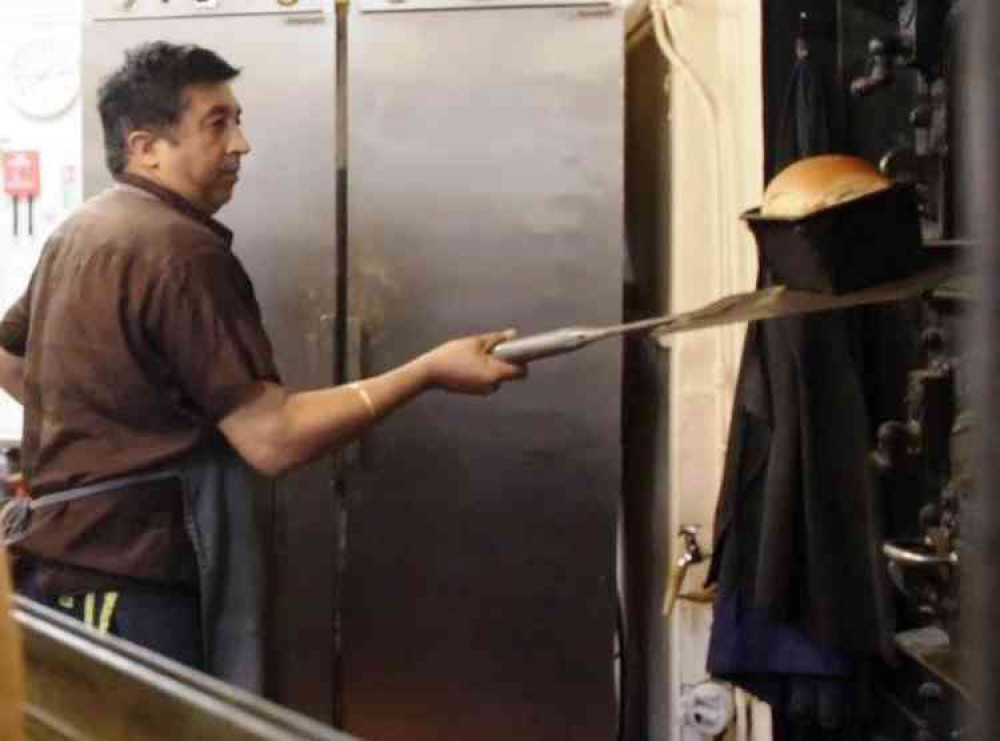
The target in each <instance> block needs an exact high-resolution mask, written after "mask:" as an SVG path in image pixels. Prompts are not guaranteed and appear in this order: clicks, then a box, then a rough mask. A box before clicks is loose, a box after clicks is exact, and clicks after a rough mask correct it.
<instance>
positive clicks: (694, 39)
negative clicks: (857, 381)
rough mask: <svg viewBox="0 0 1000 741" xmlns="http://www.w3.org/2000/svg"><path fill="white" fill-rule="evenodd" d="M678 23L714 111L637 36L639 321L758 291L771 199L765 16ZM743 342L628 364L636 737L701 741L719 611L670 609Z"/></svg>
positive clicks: (701, 518)
mask: <svg viewBox="0 0 1000 741" xmlns="http://www.w3.org/2000/svg"><path fill="white" fill-rule="evenodd" d="M669 18H670V21H671V27H672V30H673V43H674V45H675V47H676V49H677V51H678V53H679V55H680V57H681V58H682V59H683V60H686V61H687V63H688V66H689V68H690V70H691V71H692V72H693V74H694V76H695V77H696V78H697V79H698V80H699V81H700V84H702V85H703V86H704V90H706V91H707V98H708V100H707V105H706V101H705V99H703V98H699V95H698V92H697V87H696V85H695V84H694V83H693V82H692V81H691V80H690V79H689V78H688V76H687V75H686V74H685V73H684V72H683V71H682V70H681V69H680V68H678V67H677V66H675V65H670V66H669V79H668V80H666V82H667V83H668V84H667V85H666V92H664V84H663V83H664V80H663V77H664V75H665V66H664V64H663V62H662V61H657V60H656V59H655V57H653V56H651V55H654V54H655V53H656V45H655V42H654V41H653V38H652V36H651V35H650V34H649V31H648V30H646V31H645V32H643V31H641V29H640V30H639V31H638V33H633V37H634V40H633V43H632V44H631V45H630V61H629V79H628V90H629V96H630V98H629V99H630V105H629V110H630V126H629V131H630V133H631V136H630V144H629V148H628V149H627V153H626V162H627V163H629V167H628V170H629V181H630V185H629V190H628V193H629V199H630V200H629V204H628V206H629V245H630V251H631V252H632V255H631V258H632V259H631V264H632V268H633V270H634V271H636V273H635V278H634V281H633V290H632V294H631V295H632V296H633V298H634V299H635V303H634V306H633V307H632V308H633V311H634V313H635V315H636V316H638V315H642V314H644V315H652V314H656V313H664V312H679V311H685V310H688V309H692V308H695V307H698V306H701V305H703V304H706V303H709V302H711V301H713V300H715V299H717V298H719V297H720V296H723V295H726V294H730V293H735V292H739V291H745V290H750V289H752V288H753V285H754V282H755V279H756V252H755V246H754V243H753V240H752V238H751V237H750V235H749V233H748V232H747V231H746V230H745V228H744V227H743V225H742V223H741V222H740V221H739V214H740V213H742V212H743V211H744V210H746V209H748V208H750V207H752V206H755V205H757V204H759V202H760V198H761V194H762V191H763V181H764V149H763V143H764V134H763V121H764V111H763V98H762V61H761V34H762V21H761V7H760V4H759V3H753V2H747V1H746V0H683V2H681V3H679V4H676V5H674V6H673V7H672V8H671V9H670V10H669ZM643 33H644V35H643V36H642V37H641V38H640V35H641V34H643ZM649 96H659V98H660V102H659V103H658V104H657V103H653V102H651V101H649V100H648V97H649ZM643 98H647V100H643ZM709 109H711V114H710V113H709ZM657 117H658V118H659V122H658V123H657ZM720 186H721V187H720ZM657 201H658V205H657ZM743 332H744V327H742V326H736V327H730V328H723V329H716V330H706V331H701V332H696V333H691V334H685V335H676V336H674V337H673V338H672V339H671V340H670V341H669V343H663V345H662V347H659V348H658V349H656V350H654V351H651V350H650V349H649V348H650V344H651V343H646V345H645V349H639V348H638V347H637V346H632V347H631V348H630V349H629V351H628V353H629V354H628V357H629V361H630V366H629V368H630V371H631V373H632V375H629V374H627V375H626V379H627V383H628V384H631V386H632V388H631V391H630V393H629V394H628V395H627V398H628V399H630V401H629V402H627V407H626V409H627V410H628V409H632V410H633V413H632V415H631V416H629V415H626V422H627V423H628V422H630V421H631V426H630V427H628V428H627V435H626V440H627V447H626V455H627V456H629V457H628V458H627V461H628V465H627V471H628V473H627V475H626V486H625V506H624V518H623V519H624V523H625V527H624V529H625V533H626V538H625V540H626V545H625V550H626V553H627V561H628V566H629V568H628V569H627V576H626V582H627V586H628V592H629V600H628V603H627V604H628V605H629V608H630V616H629V618H630V629H631V637H632V643H633V644H634V645H632V646H631V648H632V649H633V654H632V662H631V665H630V668H631V669H632V673H631V675H630V676H629V684H630V686H631V692H630V699H631V700H632V702H633V712H632V713H630V715H629V720H630V723H631V728H630V732H629V734H628V738H649V739H664V740H666V739H670V740H674V739H684V741H687V740H688V739H691V740H692V741H693V740H694V739H700V736H699V735H698V734H696V733H694V732H693V731H690V730H688V729H683V728H681V724H680V710H679V707H678V701H679V698H680V695H681V692H682V691H683V690H684V689H686V688H687V687H689V686H690V685H693V684H695V683H697V682H699V681H701V680H703V679H705V678H706V674H705V657H706V651H707V640H708V634H709V630H710V627H711V613H710V610H709V608H707V607H705V606H703V605H697V604H694V603H686V602H680V603H678V606H677V608H676V610H675V612H674V614H673V617H672V618H671V620H670V621H669V622H668V621H666V620H664V619H663V618H662V616H661V615H660V605H661V604H662V600H663V596H664V592H665V582H666V578H667V573H668V571H669V565H670V564H672V563H674V562H675V561H676V560H677V558H678V557H679V556H680V554H681V552H682V551H681V547H680V546H681V541H680V540H679V539H678V538H676V537H675V536H676V533H677V531H678V529H679V528H680V526H682V525H697V526H700V527H701V528H702V531H701V535H700V542H701V545H702V547H703V549H704V550H705V551H706V552H708V551H709V550H710V547H711V532H712V518H713V514H714V508H715V503H716V500H717V497H718V490H719V485H720V482H721V473H722V464H723V458H724V454H725V448H726V443H727V439H728V429H729V416H730V409H731V405H732V397H733V393H734V390H735V384H736V377H737V374H738V371H739V359H740V349H741V346H742V340H743ZM652 347H654V348H655V347H656V346H655V345H653V346H652ZM704 575H705V568H704V566H698V567H694V568H693V569H692V571H691V572H690V573H689V574H688V577H687V580H686V582H685V589H686V590H691V589H696V588H698V587H699V586H700V584H701V581H702V579H703V578H704ZM637 654H638V655H639V656H641V658H636V655H637ZM636 706H638V707H639V710H638V711H636V710H635V707H636Z"/></svg>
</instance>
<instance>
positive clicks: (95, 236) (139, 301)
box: [0, 42, 523, 689]
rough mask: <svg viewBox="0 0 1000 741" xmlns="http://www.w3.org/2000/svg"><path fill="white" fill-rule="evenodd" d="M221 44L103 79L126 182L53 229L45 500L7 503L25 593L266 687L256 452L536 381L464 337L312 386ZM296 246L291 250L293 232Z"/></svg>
mask: <svg viewBox="0 0 1000 741" xmlns="http://www.w3.org/2000/svg"><path fill="white" fill-rule="evenodd" d="M237 74H238V71H237V70H236V69H235V68H233V67H232V66H230V65H229V64H228V63H227V62H226V61H225V60H223V59H222V58H220V57H219V56H218V55H216V54H215V53H214V52H212V51H210V50H207V49H204V48H200V47H196V46H177V45H172V44H168V43H163V42H156V43H151V44H146V45H143V46H140V47H137V48H135V49H133V50H132V51H130V52H129V53H128V54H127V55H126V59H125V62H124V64H123V66H122V67H121V68H119V69H118V70H117V71H115V72H114V73H113V74H112V75H110V76H109V77H108V78H107V79H106V80H105V81H104V83H103V85H102V86H101V88H100V90H99V103H98V105H99V109H100V115H101V121H102V124H103V129H104V140H105V154H106V161H107V166H108V168H109V169H110V171H111V173H112V174H113V176H114V178H115V180H116V183H115V185H114V186H113V187H111V188H110V189H108V190H106V191H105V192H103V193H101V194H99V195H98V196H96V197H94V198H92V199H91V200H89V201H87V202H86V203H84V204H83V206H82V207H81V208H80V209H79V210H77V211H76V212H75V213H74V214H73V215H71V216H70V217H69V218H68V219H67V220H66V221H65V222H64V223H63V224H62V225H61V226H60V227H59V228H58V229H57V230H56V231H55V233H54V234H53V236H52V237H51V238H50V239H49V241H48V243H47V244H46V245H45V248H44V250H43V252H42V256H41V258H40V260H39V263H38V265H37V267H36V269H35V271H34V273H33V275H32V278H31V281H30V283H29V286H28V288H27V290H26V292H25V293H24V295H23V296H22V297H21V299H20V300H19V301H18V302H17V303H16V304H14V306H13V307H11V308H10V309H9V311H8V312H7V313H6V315H5V316H4V318H3V320H2V322H0V386H2V387H3V388H4V389H5V390H6V391H7V392H9V393H10V394H11V395H12V396H13V397H14V398H15V399H17V400H18V401H20V402H21V403H22V404H23V406H24V430H23V439H22V465H23V469H24V473H25V476H26V478H27V483H28V487H29V490H30V492H31V497H32V499H31V500H30V501H25V500H16V501H13V502H10V503H8V505H7V506H6V507H5V509H4V512H3V520H4V522H5V525H6V527H7V532H6V536H5V537H6V539H7V541H8V542H9V543H10V544H11V548H12V551H13V553H14V554H15V556H16V559H17V567H16V569H15V579H16V584H17V587H18V589H19V590H20V591H22V592H24V593H26V594H28V595H29V596H31V597H33V598H35V599H39V600H41V601H43V602H46V603H47V604H49V605H51V606H53V607H55V608H57V609H61V610H63V611H64V612H67V613H69V614H72V615H74V616H77V617H80V618H82V619H85V620H86V621H87V622H89V623H91V624H92V625H94V626H95V627H97V628H98V629H100V630H103V631H105V632H109V633H111V634H114V635H118V636H121V637H123V638H126V639H129V640H132V641H134V642H136V643H139V644H141V645H144V646H146V647H148V648H151V649H153V650H155V651H158V652H160V653H163V654H165V655H167V656H170V657H172V658H174V659H176V660H178V661H181V662H183V663H186V664H188V665H190V666H194V667H198V668H203V669H207V670H209V671H211V672H213V673H215V674H217V675H219V676H222V677H223V678H225V679H228V680H230V681H233V682H236V683H238V684H241V685H243V686H245V687H247V688H249V689H259V687H260V666H259V646H258V645H256V644H257V643H258V642H259V626H258V624H257V622H256V617H255V612H256V604H255V603H256V601H257V599H258V595H257V592H256V590H257V588H258V586H257V584H258V579H257V574H256V571H255V570H254V567H253V564H254V560H255V558H256V553H255V551H254V549H253V533H254V527H253V523H252V518H251V515H252V500H251V497H250V492H249V488H250V487H249V481H250V479H249V476H248V473H249V472H248V470H247V464H248V465H249V467H252V468H253V469H256V470H257V471H258V472H260V473H262V474H264V475H266V476H271V477H274V476H280V475H281V474H283V473H285V472H286V471H289V470H291V469H294V468H296V467H298V466H301V465H303V464H306V463H308V462H310V461H312V460H314V459H317V458H319V457H321V456H323V455H326V454H329V453H330V452H331V451H335V450H336V449H337V448H338V447H340V446H342V445H343V444H345V443H347V442H348V441H350V440H352V439H353V438H355V437H356V436H358V435H359V434H360V433H362V432H363V431H364V430H365V429H367V428H368V427H369V426H371V425H373V424H374V423H376V422H377V421H378V420H379V419H381V418H382V417H385V416H386V415H388V414H390V413H391V412H392V411H393V410H395V409H398V408H399V407H401V406H402V405H404V404H406V403H407V402H408V401H410V400H411V399H413V398H414V397H416V396H418V395H420V394H422V393H424V392H426V391H428V390H431V389H444V390H447V391H452V392H458V393H465V394H480V395H488V394H490V393H492V392H494V391H496V390H497V389H498V388H499V387H500V385H501V384H503V383H504V382H506V381H509V380H511V379H515V378H518V377H520V376H522V375H523V368H521V367H519V366H518V365H515V364H510V363H506V362H503V361H501V360H499V359H497V358H495V357H493V356H492V355H491V354H490V350H491V348H492V347H493V346H494V345H495V344H497V343H499V342H500V341H502V340H504V339H508V338H510V337H512V336H513V333H512V332H510V331H508V332H496V333H491V334H485V335H480V336H474V337H466V338H462V339H457V340H453V341H451V342H448V343H446V344H444V345H442V346H440V347H437V348H435V349H432V350H430V351H429V352H427V353H426V354H424V355H422V356H420V357H417V358H416V359H414V360H412V361H411V362H409V363H406V364H405V365H402V366H400V367H398V368H395V369H394V370H391V371H389V372H387V373H384V374H383V375H379V376H376V377H372V378H367V379H364V380H363V381H360V382H358V383H352V384H348V385H346V386H338V387H332V388H326V389H321V390H315V391H304V392H291V391H290V390H289V389H287V388H285V387H284V386H283V385H282V383H281V380H280V378H279V376H278V373H277V371H276V369H275V364H274V359H273V356H272V348H271V344H270V342H269V340H268V337H267V335H266V334H265V332H264V329H263V327H262V325H261V316H260V309H259V307H258V304H257V301H256V298H255V296H254V289H253V286H252V283H251V281H250V278H249V277H248V276H247V274H246V272H245V271H244V269H243V267H242V266H241V264H240V261H239V260H238V259H237V257H236V255H235V254H234V253H233V251H232V249H231V243H232V240H233V234H232V233H231V232H230V231H229V230H228V229H227V228H226V227H225V226H223V225H222V224H221V223H219V222H218V221H216V220H215V219H214V218H213V214H215V213H216V212H217V211H218V210H219V209H220V208H221V207H222V206H223V205H224V204H226V203H227V202H228V201H229V200H230V198H231V197H232V195H233V190H234V188H235V186H236V183H237V182H238V180H239V175H240V164H241V162H242V160H243V158H244V157H246V156H247V155H248V154H250V151H251V149H250V143H249V142H248V141H247V139H246V137H245V136H244V135H243V132H242V130H241V127H240V126H241V116H242V110H241V108H240V104H239V102H238V100H237V99H236V97H235V96H234V94H233V91H232V89H231V87H230V84H229V83H230V81H231V80H233V78H235V77H236V76H237ZM275 249H281V246H280V245H275Z"/></svg>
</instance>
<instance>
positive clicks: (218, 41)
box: [83, 0, 338, 721]
mask: <svg viewBox="0 0 1000 741" xmlns="http://www.w3.org/2000/svg"><path fill="white" fill-rule="evenodd" d="M323 4H325V3H320V2H317V0H299V2H298V3H297V4H296V5H295V6H294V8H293V9H292V10H283V9H282V6H281V5H280V4H279V3H278V2H277V1H276V0H239V1H238V2H234V1H233V0H229V2H225V1H219V2H199V1H198V0H173V2H172V3H170V4H169V5H167V4H164V3H161V2H159V1H157V2H151V1H149V0H139V1H138V2H135V3H131V4H130V3H125V2H122V1H121V0H87V3H86V24H85V30H84V47H83V53H84V62H83V68H84V90H85V93H84V95H85V100H84V106H85V119H84V137H85V147H84V152H85V155H84V156H85V162H84V170H85V181H84V185H85V189H86V192H87V194H88V195H93V194H94V193H96V192H98V191H100V190H101V189H103V188H104V187H106V186H107V185H108V184H109V183H110V182H111V180H110V176H109V175H108V173H107V170H106V169H105V166H104V162H103V154H104V151H103V139H102V134H101V127H100V120H99V118H98V116H97V112H96V90H97V87H98V85H99V83H100V80H101V79H102V78H103V77H104V76H105V75H106V74H107V73H108V72H110V71H111V70H112V69H114V68H115V67H117V66H118V65H120V64H121V62H122V60H123V52H124V51H125V50H126V49H128V48H130V47H132V46H134V45H135V44H138V43H140V42H144V41H152V40H157V39H163V40H167V41H172V42H175V43H194V44H200V45H203V46H206V47H208V48H211V49H213V50H215V51H216V52H218V53H219V54H221V55H222V56H223V57H224V58H225V59H226V60H227V61H229V62H230V63H231V64H233V65H234V66H236V67H238V68H240V69H241V70H242V73H241V75H240V76H239V77H238V78H237V79H236V80H235V81H234V85H233V89H234V91H235V93H236V95H237V98H238V99H239V100H240V102H241V104H242V107H243V109H244V116H243V120H244V132H245V133H246V135H247V137H248V139H249V140H250V143H251V145H252V147H253V151H252V153H251V154H250V155H249V156H248V157H247V158H246V159H245V162H244V165H243V170H242V174H241V182H240V184H239V186H238V187H237V191H236V195H235V197H234V198H233V201H232V202H231V203H230V204H229V205H227V206H226V207H225V208H224V209H223V210H222V211H220V213H219V214H218V218H219V220H220V221H222V222H223V223H225V224H226V225H227V226H229V227H230V228H232V229H233V231H234V232H235V234H236V238H235V242H234V249H235V251H236V253H237V254H238V255H239V257H240V259H241V260H242V261H243V264H244V265H245V266H246V269H247V271H248V272H249V274H250V276H251V278H252V279H253V281H254V285H255V288H256V291H257V297H258V299H259V301H260V304H261V307H262V310H263V314H264V322H265V325H266V327H267V330H268V333H269V334H270V336H271V338H272V340H273V342H274V346H275V351H276V355H277V360H278V365H279V369H280V371H281V373H282V375H283V378H284V380H285V381H286V382H287V383H288V384H289V385H290V386H291V387H293V388H297V389H301V388H312V387H321V386H327V385H330V384H331V383H332V382H333V381H334V363H333V355H334V352H333V332H334V326H333V325H334V314H335V311H336V306H337V285H338V281H337V258H336V247H337V228H338V219H337V156H336V142H337V139H336V131H335V121H336V100H337V98H336V94H335V81H336V72H337V70H336V57H337V55H336V23H335V18H334V15H333V13H332V6H331V9H330V10H323V9H322V8H321V5H323ZM125 6H128V7H125ZM303 11H305V12H303ZM332 481H333V466H332V463H330V462H322V463H318V464H316V465H313V466H310V467H309V468H308V469H305V470H302V471H299V472H297V473H295V474H294V475H290V476H287V477H285V478H283V479H282V480H281V482H280V484H278V485H277V486H276V487H274V491H267V492H262V495H261V496H259V497H258V505H259V506H258V510H259V513H260V515H261V521H262V530H263V532H264V537H265V550H266V556H267V566H268V572H269V577H270V581H271V582H272V584H271V595H272V599H271V600H270V601H269V603H268V607H269V613H270V614H269V616H268V618H269V619H268V636H267V639H268V658H269V666H268V680H269V688H268V694H269V695H272V696H273V697H274V698H275V699H277V700H278V701H280V702H282V703H284V704H288V705H291V706H293V707H295V708H296V709H298V710H301V711H304V712H306V713H308V714H310V715H313V716H315V717H317V718H319V719H321V720H325V721H330V720H332V717H333V710H332V709H333V698H334V694H335V688H334V686H333V667H334V626H335V609H334V582H333V576H332V574H333V572H334V570H335V554H336V536H335V531H336V528H335V525H334V522H335V520H334V515H335V511H334V506H333V503H332V495H333V484H332ZM272 494H273V496H272Z"/></svg>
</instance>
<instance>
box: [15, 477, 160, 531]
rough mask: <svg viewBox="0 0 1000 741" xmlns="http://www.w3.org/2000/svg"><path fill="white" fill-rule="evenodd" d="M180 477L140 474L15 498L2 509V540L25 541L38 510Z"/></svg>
mask: <svg viewBox="0 0 1000 741" xmlns="http://www.w3.org/2000/svg"><path fill="white" fill-rule="evenodd" d="M179 476H180V474H179V473H178V472H177V471H173V470H168V471H154V472H152V473H138V474H135V475H133V476H121V477H119V478H116V479H108V480H107V481H101V482H99V483H97V484H89V485H87V486H78V487H76V488H75V489H67V490H65V491H60V492H56V493H55V494H44V495H42V496H40V497H38V498H37V499H25V498H23V497H14V498H12V499H10V500H8V501H7V503H6V504H4V505H3V507H2V508H0V540H2V541H3V544H4V545H11V544H12V543H16V542H17V541H18V540H20V539H21V538H23V537H24V535H25V533H27V532H28V528H29V527H30V525H31V513H32V512H33V511H34V510H36V509H41V508H42V507H52V506H54V505H56V504H66V503H67V502H72V501H74V500H77V499H83V498H84V497H89V496H93V495H95V494H104V493H105V492H109V491H113V490H115V489H123V488H125V487H126V486H132V485H133V484H144V483H147V482H149V481H161V480H164V479H170V478H178V477H179Z"/></svg>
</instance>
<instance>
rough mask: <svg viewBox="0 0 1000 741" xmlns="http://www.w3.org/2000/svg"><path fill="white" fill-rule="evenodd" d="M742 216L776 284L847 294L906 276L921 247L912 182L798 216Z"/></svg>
mask: <svg viewBox="0 0 1000 741" xmlns="http://www.w3.org/2000/svg"><path fill="white" fill-rule="evenodd" d="M742 218H743V219H744V221H746V223H747V225H748V226H749V227H750V231H752V232H753V235H754V237H755V239H756V240H757V249H758V250H759V251H760V256H761V258H762V261H763V263H764V265H765V266H766V267H767V268H769V269H770V271H771V273H772V275H773V277H774V279H775V282H776V283H779V284H783V285H786V286H788V287H789V288H793V289H796V290H802V291H815V292H818V293H833V294H837V293H846V292H848V291H855V290H858V289H861V288H865V287H867V286H871V285H875V284H877V283H882V282H885V281H891V280H896V279H899V278H905V277H906V276H908V275H910V274H911V273H912V272H913V271H914V270H915V269H916V268H917V267H918V264H919V260H920V255H921V251H922V247H923V240H922V237H921V233H920V212H919V211H918V209H917V196H916V191H915V189H914V188H913V186H912V185H908V184H896V185H893V186H891V187H889V188H887V189H885V190H882V191H879V192H876V193H871V194H869V195H866V196H862V197H860V198H857V199H855V200H853V201H847V202H845V203H841V204H839V205H836V206H832V207H830V208H827V209H824V210H823V211H819V212H817V213H814V214H810V215H808V216H803V217H801V218H799V219H775V218H771V217H766V216H761V215H760V209H754V210H752V211H747V212H746V213H745V214H743V216H742Z"/></svg>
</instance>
